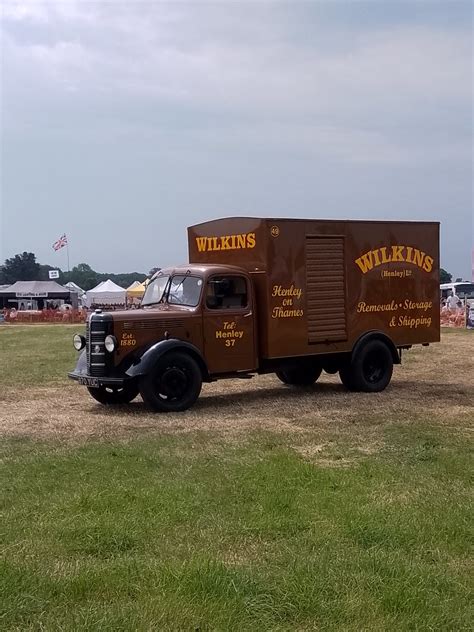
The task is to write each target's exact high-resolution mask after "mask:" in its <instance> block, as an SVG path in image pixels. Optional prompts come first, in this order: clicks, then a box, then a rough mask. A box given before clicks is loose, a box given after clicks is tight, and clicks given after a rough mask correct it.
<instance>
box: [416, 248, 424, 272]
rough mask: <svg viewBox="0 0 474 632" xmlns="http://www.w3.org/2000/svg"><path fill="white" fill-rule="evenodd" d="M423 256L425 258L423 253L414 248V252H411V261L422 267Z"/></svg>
mask: <svg viewBox="0 0 474 632" xmlns="http://www.w3.org/2000/svg"><path fill="white" fill-rule="evenodd" d="M424 258H425V253H424V252H422V251H420V250H418V249H417V248H415V252H414V253H413V263H414V264H415V265H416V266H418V267H420V268H422V267H423V259H424Z"/></svg>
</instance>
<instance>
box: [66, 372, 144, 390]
mask: <svg viewBox="0 0 474 632" xmlns="http://www.w3.org/2000/svg"><path fill="white" fill-rule="evenodd" d="M67 376H68V378H70V379H71V380H74V381H75V382H78V383H79V384H82V385H83V386H89V387H91V388H99V387H100V386H118V387H122V386H124V384H125V383H126V382H130V380H131V379H132V378H130V377H107V376H105V375H104V376H101V377H95V376H93V375H87V374H85V373H78V372H76V371H72V372H71V373H68V374H67Z"/></svg>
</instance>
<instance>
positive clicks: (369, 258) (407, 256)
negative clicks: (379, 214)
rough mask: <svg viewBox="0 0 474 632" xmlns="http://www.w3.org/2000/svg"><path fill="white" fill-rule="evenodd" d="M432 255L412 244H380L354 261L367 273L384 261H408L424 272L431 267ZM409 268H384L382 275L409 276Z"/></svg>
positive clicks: (363, 272)
mask: <svg viewBox="0 0 474 632" xmlns="http://www.w3.org/2000/svg"><path fill="white" fill-rule="evenodd" d="M433 262H434V259H433V257H430V256H429V255H427V254H426V253H425V252H423V251H422V250H419V249H418V248H413V247H412V246H382V247H381V248H376V249H375V250H369V251H368V252H366V253H365V254H363V255H362V256H360V257H359V258H358V259H356V260H355V263H356V264H357V265H358V266H359V268H360V269H361V271H362V274H367V272H369V270H372V268H376V267H378V266H381V265H383V264H386V263H410V264H412V265H414V266H417V267H418V268H420V270H424V271H425V272H431V271H432V269H433ZM410 275H411V272H410V271H409V270H394V271H388V270H384V271H383V272H382V277H391V276H398V277H405V276H410Z"/></svg>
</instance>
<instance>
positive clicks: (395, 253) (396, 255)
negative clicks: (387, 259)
mask: <svg viewBox="0 0 474 632" xmlns="http://www.w3.org/2000/svg"><path fill="white" fill-rule="evenodd" d="M404 249H405V246H392V261H405V259H404V258H403V251H404Z"/></svg>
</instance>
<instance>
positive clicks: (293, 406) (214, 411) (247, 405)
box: [90, 380, 474, 421]
mask: <svg viewBox="0 0 474 632" xmlns="http://www.w3.org/2000/svg"><path fill="white" fill-rule="evenodd" d="M255 386H256V387H251V388H248V389H246V390H237V389H235V387H234V386H232V387H230V388H229V389H228V390H227V389H225V388H222V387H221V390H220V392H217V393H216V392H207V393H206V387H204V388H203V392H202V394H201V397H200V398H199V399H198V401H197V402H196V403H195V404H194V406H193V407H192V408H191V409H189V410H187V411H184V412H182V413H170V414H160V413H153V411H151V410H150V409H148V408H147V407H146V406H145V404H144V403H143V401H142V400H141V398H140V397H137V399H136V400H134V401H133V402H132V403H130V404H127V405H121V406H111V407H108V406H101V405H99V404H97V405H94V404H93V403H91V406H90V413H91V414H94V415H99V414H101V415H104V414H106V415H119V416H120V415H122V414H124V415H130V414H133V415H145V414H154V415H156V417H157V418H163V419H166V418H169V417H179V418H180V419H183V421H184V420H185V419H186V417H187V416H190V417H196V416H200V417H201V416H205V417H207V418H215V417H219V418H222V417H223V416H224V417H227V416H229V417H230V416H232V417H235V416H236V415H237V414H245V415H249V414H253V415H255V417H256V418H259V417H268V416H269V415H271V414H274V415H276V416H281V417H288V416H294V415H295V413H296V412H297V411H303V412H310V411H311V410H316V409H321V408H324V410H325V412H327V413H328V414H330V413H331V411H338V410H341V409H343V408H347V407H348V406H350V407H357V406H360V409H361V411H362V410H365V411H368V412H372V411H373V412H375V410H377V411H379V410H380V408H383V407H387V406H389V407H390V409H391V410H392V411H393V410H396V409H400V410H401V409H406V408H407V407H413V409H414V410H415V409H416V410H421V409H422V408H423V407H429V408H431V409H433V408H438V407H439V408H443V409H445V408H446V407H447V406H453V405H456V406H462V407H467V408H472V410H473V411H474V405H473V403H472V398H471V393H470V389H469V387H468V386H467V385H455V384H452V383H451V384H449V383H434V382H433V383H429V382H419V381H418V382H413V381H409V380H401V381H394V382H392V383H391V385H390V386H389V387H388V388H387V389H386V390H385V391H383V392H381V393H354V392H350V391H348V390H346V389H345V387H344V386H343V385H342V384H340V383H330V382H322V383H318V384H315V385H314V386H310V387H303V388H302V387H292V386H284V385H279V384H275V385H274V386H270V385H265V386H257V385H255ZM234 389H235V390H234ZM361 411H360V412H361Z"/></svg>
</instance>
